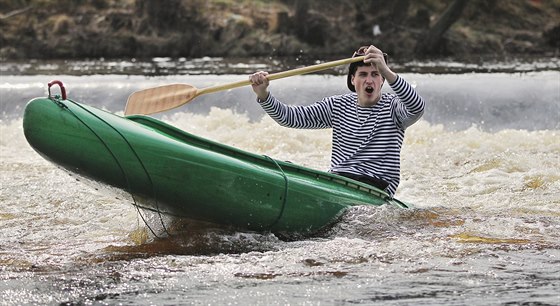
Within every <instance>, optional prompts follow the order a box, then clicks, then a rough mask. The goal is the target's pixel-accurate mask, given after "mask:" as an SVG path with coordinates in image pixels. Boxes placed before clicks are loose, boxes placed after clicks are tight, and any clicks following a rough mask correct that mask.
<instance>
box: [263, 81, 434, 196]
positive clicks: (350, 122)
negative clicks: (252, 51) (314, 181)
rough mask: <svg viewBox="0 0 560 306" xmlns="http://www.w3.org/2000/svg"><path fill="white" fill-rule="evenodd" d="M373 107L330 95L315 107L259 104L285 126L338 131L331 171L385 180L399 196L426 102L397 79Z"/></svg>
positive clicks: (348, 96) (275, 102)
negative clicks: (403, 161) (407, 151)
mask: <svg viewBox="0 0 560 306" xmlns="http://www.w3.org/2000/svg"><path fill="white" fill-rule="evenodd" d="M389 85H390V86H391V88H392V89H393V91H394V94H391V93H383V94H382V95H381V99H380V100H379V101H378V102H377V103H376V104H375V105H374V106H373V107H361V106H358V95H357V94H356V93H349V94H344V95H337V96H331V97H326V98H324V99H323V100H321V101H318V102H316V103H314V104H311V105H306V106H289V105H286V104H283V103H282V102H280V101H278V100H277V99H276V98H275V97H274V96H272V94H269V95H268V97H267V99H266V100H265V101H260V100H258V99H257V100H258V101H259V103H260V104H261V106H262V108H263V109H264V110H265V111H266V112H267V113H268V114H269V115H270V117H271V118H272V119H274V120H275V121H276V122H277V123H279V124H280V125H282V126H286V127H292V128H303V129H322V128H332V129H333V133H332V152H331V165H330V169H329V171H330V172H346V173H351V174H356V175H365V176H369V177H375V178H378V179H382V180H384V181H386V182H388V183H389V186H387V188H386V189H385V191H386V192H387V193H388V194H389V195H390V196H393V195H394V194H395V191H396V189H397V186H398V185H399V181H400V152H401V147H402V142H403V139H404V131H405V129H406V128H407V127H409V126H410V125H412V124H413V123H414V122H416V121H417V120H418V119H419V118H420V117H421V116H422V114H423V113H424V100H423V99H422V97H420V96H419V95H418V94H417V93H416V91H415V90H414V88H412V86H410V84H409V83H408V82H406V81H405V80H404V79H402V78H401V77H400V76H398V75H397V80H396V81H395V82H394V83H393V84H389Z"/></svg>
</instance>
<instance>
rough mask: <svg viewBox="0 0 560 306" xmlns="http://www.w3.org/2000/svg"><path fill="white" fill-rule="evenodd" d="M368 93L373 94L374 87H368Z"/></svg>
mask: <svg viewBox="0 0 560 306" xmlns="http://www.w3.org/2000/svg"><path fill="white" fill-rule="evenodd" d="M366 92H367V93H369V94H371V93H373V87H371V86H368V87H366Z"/></svg>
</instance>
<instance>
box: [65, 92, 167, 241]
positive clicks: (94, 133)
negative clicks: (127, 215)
mask: <svg viewBox="0 0 560 306" xmlns="http://www.w3.org/2000/svg"><path fill="white" fill-rule="evenodd" d="M67 101H69V102H72V103H73V104H74V105H76V106H77V107H79V108H81V109H82V110H84V111H85V112H87V113H89V114H91V115H92V116H94V117H96V118H97V119H98V120H99V121H101V122H103V123H105V124H106V125H107V126H109V127H111V128H112V129H113V130H114V131H115V132H117V134H119V135H120V136H121V137H122V139H123V140H124V141H125V142H126V144H127V145H128V147H129V148H130V150H131V151H132V152H133V153H134V156H136V159H137V160H138V162H139V163H140V165H141V166H142V169H143V170H144V173H146V176H147V177H148V180H149V182H150V185H151V186H152V193H153V194H154V195H155V190H154V189H153V188H154V184H153V182H152V178H151V177H150V175H149V174H148V172H147V170H146V167H145V166H144V164H143V163H142V161H141V160H140V157H139V156H138V154H136V151H134V149H133V148H132V145H131V144H130V143H129V142H128V140H127V139H126V137H124V135H123V134H122V133H121V132H119V131H118V130H117V129H115V128H114V127H113V126H112V125H110V124H109V123H107V122H106V121H105V120H103V119H102V118H100V117H99V116H97V115H96V114H94V113H92V112H91V111H89V110H87V109H86V108H84V107H83V106H81V105H80V104H78V103H75V102H74V101H72V100H69V99H68V100H67ZM55 102H56V103H57V104H58V105H59V106H61V108H63V109H65V110H67V111H68V112H69V113H70V114H72V116H74V117H76V119H77V120H78V121H80V122H81V123H82V124H83V125H84V126H85V127H87V128H88V129H89V130H90V131H91V132H92V133H93V135H95V137H97V139H99V141H100V142H101V143H102V144H103V146H104V147H105V148H106V149H107V151H108V152H109V154H111V156H112V157H113V159H114V160H115V162H116V163H117V165H118V167H119V169H120V170H121V173H122V175H123V177H124V178H125V180H126V184H127V189H128V193H129V194H130V196H131V197H132V200H133V201H134V207H136V211H137V212H138V214H139V215H140V218H141V219H142V221H143V222H144V224H145V225H146V227H148V229H149V230H150V232H151V233H152V235H154V237H156V238H160V237H159V236H158V235H157V234H156V232H155V231H154V230H153V229H152V227H151V226H150V225H149V224H148V222H147V221H146V219H145V218H144V216H143V215H142V213H141V212H140V206H139V205H138V203H137V202H136V198H135V197H134V193H133V192H132V186H131V184H130V180H129V179H128V176H127V175H126V173H125V172H124V169H123V167H122V166H121V164H120V163H119V160H118V159H117V157H116V156H115V154H113V152H112V151H111V149H110V148H109V146H108V145H107V144H106V143H105V141H103V139H102V138H101V137H100V136H99V135H98V134H97V133H96V132H95V131H94V130H93V128H91V127H90V126H89V125H87V124H86V123H85V122H84V121H83V120H82V119H81V118H80V117H79V116H78V115H76V114H75V113H74V112H73V111H72V110H71V109H70V108H69V107H68V106H67V105H64V104H62V103H61V102H59V101H55ZM154 198H155V197H154ZM154 200H155V204H156V211H157V213H158V216H159V220H160V222H161V225H162V227H163V230H164V231H165V233H166V234H167V235H168V236H171V234H170V233H169V231H167V227H166V226H165V223H164V222H163V219H162V217H161V212H160V209H159V205H158V201H157V199H154Z"/></svg>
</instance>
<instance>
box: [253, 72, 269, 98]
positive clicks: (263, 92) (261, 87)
mask: <svg viewBox="0 0 560 306" xmlns="http://www.w3.org/2000/svg"><path fill="white" fill-rule="evenodd" d="M267 76H268V72H266V71H259V72H255V73H253V74H252V75H250V76H249V81H251V87H253V91H254V92H255V93H256V94H257V98H258V99H259V100H260V101H264V100H266V98H268V84H269V81H268V78H267Z"/></svg>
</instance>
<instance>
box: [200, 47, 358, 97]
mask: <svg viewBox="0 0 560 306" xmlns="http://www.w3.org/2000/svg"><path fill="white" fill-rule="evenodd" d="M364 58H365V56H358V57H352V58H347V59H341V60H337V61H332V62H326V63H322V64H317V65H312V66H307V67H301V68H296V69H292V70H288V71H283V72H278V73H273V74H269V75H268V76H267V79H268V80H270V81H272V80H278V79H282V78H287V77H291V76H294V75H300V74H306V73H312V72H317V71H321V70H325V69H329V68H332V67H336V66H340V65H347V64H351V63H354V62H359V61H363V60H364ZM247 85H251V81H249V80H245V81H237V82H233V83H227V84H221V85H216V86H211V87H206V88H201V89H197V90H196V96H200V95H203V94H209V93H213V92H218V91H222V90H228V89H233V88H237V87H243V86H247Z"/></svg>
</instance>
